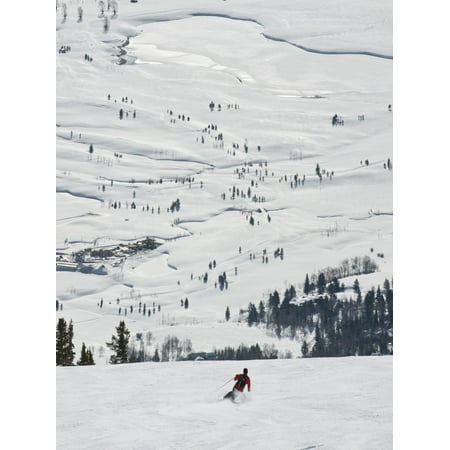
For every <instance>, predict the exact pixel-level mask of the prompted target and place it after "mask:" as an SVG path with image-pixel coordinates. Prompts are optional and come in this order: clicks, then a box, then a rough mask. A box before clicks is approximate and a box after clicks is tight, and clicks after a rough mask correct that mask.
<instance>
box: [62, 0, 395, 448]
mask: <svg viewBox="0 0 450 450" xmlns="http://www.w3.org/2000/svg"><path fill="white" fill-rule="evenodd" d="M107 3H108V2H105V5H104V6H105V11H104V13H101V11H100V7H101V2H98V1H94V0H89V1H81V0H80V1H78V0H73V1H68V2H66V7H67V9H66V10H67V17H66V18H65V19H64V17H63V12H64V8H63V2H61V1H60V2H59V7H58V9H57V12H56V30H57V31H56V43H55V44H56V56H55V57H56V122H57V124H56V190H57V193H56V266H57V272H56V297H57V302H58V310H57V312H56V318H57V320H58V319H59V318H64V319H66V320H72V321H73V327H74V337H73V342H74V344H75V351H76V353H77V357H78V355H79V352H80V349H81V345H82V343H85V344H86V345H87V346H89V347H90V348H92V349H93V353H94V359H95V362H96V366H93V367H77V368H71V367H69V368H58V369H57V417H58V419H57V433H58V448H61V449H63V448H64V449H65V448H108V449H110V448H120V449H125V448H142V449H143V448H151V449H153V448H154V449H160V448H168V449H177V448H209V447H210V446H211V445H213V446H216V447H218V448H223V449H225V448H230V449H231V448H250V447H252V448H253V447H256V448H261V449H263V448H292V449H294V448H295V449H299V448H302V449H306V448H311V449H312V448H316V447H317V448H323V449H341V448H342V449H344V448H345V449H352V448H354V449H384V448H386V449H387V448H391V439H392V429H391V427H392V411H391V408H392V398H391V381H392V380H391V375H392V374H391V369H392V357H389V356H385V357H375V356H373V357H367V358H362V357H361V358H358V357H356V358H353V357H352V358H342V359H338V358H330V359H327V360H325V359H311V360H306V359H297V358H298V357H300V356H301V344H302V339H306V340H307V341H308V342H309V343H310V345H311V344H312V343H313V342H312V335H308V336H297V338H296V339H290V337H288V336H287V335H286V336H282V337H281V338H279V337H277V336H276V335H275V334H274V333H273V332H268V330H267V329H266V327H265V326H262V325H260V326H252V327H249V326H248V325H247V322H246V320H245V314H243V313H242V312H241V311H243V310H246V309H247V308H248V305H249V303H250V302H252V303H255V304H258V303H259V302H260V301H264V302H266V301H267V300H268V298H269V295H270V293H271V292H273V291H274V290H277V291H278V292H280V293H281V294H282V293H284V291H285V290H286V289H287V288H289V287H290V286H291V285H292V286H294V287H295V289H296V291H297V298H296V301H297V302H298V303H301V302H303V301H305V300H306V297H305V296H303V284H304V281H305V276H306V274H309V276H311V275H312V274H317V273H318V272H320V271H322V270H325V269H326V268H330V267H332V268H334V267H339V266H340V265H341V264H342V263H343V261H346V260H347V261H348V260H351V259H352V258H356V257H358V258H364V257H366V258H367V257H369V258H371V260H373V261H374V262H375V263H376V265H377V270H376V271H375V272H373V273H368V274H358V275H357V276H355V275H349V276H347V277H343V278H342V279H340V280H339V281H340V282H341V283H343V284H344V285H345V288H344V289H343V291H342V292H341V293H340V294H339V296H340V298H341V299H352V300H354V299H355V298H356V294H355V292H354V290H353V289H352V286H353V283H354V281H355V278H357V279H358V281H359V285H360V287H361V291H362V293H363V294H364V293H365V292H367V291H369V290H370V289H371V288H372V287H373V288H375V289H376V288H377V287H378V286H381V287H383V283H384V281H385V280H389V281H390V282H392V279H393V250H392V244H393V242H392V241H393V198H392V197H393V195H392V188H393V181H392V179H393V153H392V151H393V149H392V121H393V118H392V114H393V113H392V110H391V107H390V106H391V104H392V102H393V93H392V63H393V61H392V58H393V51H392V4H391V2H389V1H382V2H358V1H356V0H344V1H342V2H338V3H336V2H333V1H330V0H320V1H313V0H302V1H293V0H282V1H267V2H264V5H261V4H260V3H261V2H257V1H256V0H240V1H231V0H228V1H222V0H221V1H213V0H193V1H190V2H188V3H189V6H187V5H186V3H187V2H186V1H182V0H170V1H163V0H155V1H151V2H150V1H143V0H140V1H139V2H137V3H131V2H128V1H124V0H122V1H118V2H117V5H118V8H117V12H116V14H113V12H112V9H111V8H110V9H107V8H106V7H107ZM80 7H81V8H82V12H83V14H82V20H80V19H79V18H78V14H79V12H78V8H80ZM333 116H335V117H336V122H335V124H334V125H333V124H332V118H333ZM154 243H155V245H154ZM280 249H282V250H283V257H282V258H280V257H279V250H280ZM223 274H226V280H227V283H226V288H225V289H220V288H219V284H220V283H219V277H220V276H223ZM205 275H207V276H206V277H205ZM185 299H188V303H189V306H188V307H183V306H184V303H183V300H185ZM180 303H181V305H180ZM227 308H229V310H230V320H226V318H225V312H226V309H227ZM120 320H125V322H126V325H127V327H128V328H129V330H130V331H131V335H132V336H135V335H136V334H137V333H139V334H141V335H143V336H146V335H149V333H151V339H148V340H147V341H144V342H143V343H142V344H141V345H145V351H146V352H148V354H153V353H154V352H155V350H156V349H159V350H160V349H161V345H162V343H163V341H164V339H165V338H166V337H167V336H168V335H170V336H176V337H178V338H179V339H180V340H190V342H191V343H192V351H193V352H213V351H214V350H216V349H222V348H224V347H226V346H232V347H237V346H239V345H240V344H245V345H254V344H256V343H258V344H259V345H260V346H263V345H266V346H274V347H275V348H277V349H278V350H279V352H280V353H279V354H280V356H292V357H293V358H294V359H291V360H288V359H286V360H271V361H252V362H245V364H246V365H247V366H248V367H249V370H250V371H251V374H252V373H253V377H254V383H255V384H254V385H255V388H254V392H252V393H251V394H249V399H251V400H249V401H248V402H246V403H245V404H242V405H228V404H223V403H218V402H217V401H216V400H217V398H216V397H217V395H215V394H212V391H213V390H214V388H215V387H216V386H217V385H220V384H221V380H224V381H225V380H226V379H227V378H229V377H230V376H231V375H233V373H235V372H236V373H237V371H239V370H241V367H240V366H241V365H242V364H241V361H227V362H216V361H214V362H212V361H202V362H201V363H199V362H177V363H175V362H173V363H172V362H170V363H161V364H156V363H147V362H146V363H142V364H134V365H126V366H122V367H114V366H111V365H108V361H109V356H110V351H109V349H108V348H107V347H106V342H108V341H109V340H110V339H111V335H112V334H114V332H115V327H116V326H117V325H118V324H119V321H120ZM141 342H142V341H141ZM280 376H281V381H278V382H275V381H274V379H277V378H278V377H280ZM104 380H107V381H106V382H105V385H103V384H102V383H103V381H104ZM152 380H153V381H152ZM155 380H156V381H155ZM158 380H167V382H166V383H165V385H164V387H162V388H161V389H160V387H159V381H158ZM200 380H207V381H205V382H203V381H200ZM146 383H147V384H149V386H147V389H146V388H145V384H146ZM204 383H206V385H205V384H204ZM304 384H306V385H307V388H306V386H305V385H304ZM82 386H84V389H85V394H86V397H83V396H81V395H79V391H80V388H81V387H82ZM124 386H126V387H124ZM206 392H208V393H206ZM375 392H379V394H380V396H379V399H378V400H379V402H375V403H376V404H374V403H373V401H374V398H373V397H372V396H373V395H375ZM116 394H117V397H115V395H116ZM109 395H111V397H109ZM317 397H320V398H322V400H321V402H320V403H319V405H316V407H314V406H313V402H314V399H316V398H317ZM339 398H340V399H341V400H342V402H344V400H343V399H346V401H348V403H347V404H345V411H343V410H338V408H337V406H336V405H337V403H338V400H339ZM327 399H328V400H329V402H328V400H327ZM152 402H155V403H152ZM327 402H328V403H327ZM341 404H343V403H341ZM94 405H95V406H94ZM116 405H119V406H120V407H121V408H122V411H123V414H124V416H123V418H124V419H125V421H126V422H129V425H128V427H127V428H126V429H125V431H123V433H122V434H121V435H120V436H121V437H120V439H119V437H118V436H116V437H113V435H112V433H113V430H115V429H116V428H119V424H120V423H121V422H122V419H121V417H122V416H120V415H119V416H116V417H114V412H113V411H114V409H115V408H116ZM136 405H137V406H136ZM234 406H237V408H238V411H239V412H238V413H236V411H235V410H233V409H232V408H233V407H234ZM297 406H298V408H297ZM152 408H153V409H152ZM241 411H242V412H243V413H244V415H248V416H249V417H248V423H246V424H245V426H244V425H243V428H242V429H241V428H240V426H239V421H238V416H240V415H241V414H240V412H241ZM287 411H289V412H287ZM272 412H273V415H274V416H275V418H273V417H272V415H271V413H272ZM341 413H342V415H341ZM85 414H86V415H85ZM180 414H181V415H180ZM282 415H284V417H283V420H281V417H280V416H282ZM83 416H84V418H83V419H81V417H83ZM193 417H196V418H197V419H199V420H198V421H195V420H193V419H192V418H193ZM140 419H143V420H144V421H145V422H151V425H148V426H147V425H146V426H144V427H143V428H140V427H139V421H140ZM80 420H81V422H80V423H79V421H80ZM98 420H100V422H97V421H98ZM88 422H89V423H88ZM253 423H255V426H256V427H257V429H256V430H252V431H251V433H252V434H253V433H256V435H258V443H257V444H255V441H252V442H247V441H246V440H245V438H246V436H247V437H248V435H249V431H248V430H247V429H246V427H250V425H251V424H253ZM131 424H132V425H131ZM294 424H295V425H294ZM301 424H304V425H305V427H304V428H301V427H302V425H301ZM324 424H326V425H324ZM297 426H298V427H299V433H298V435H297V434H296V432H295V431H294V430H295V429H296V427H297ZM177 427H179V429H178V431H177V432H176V433H175V432H174V433H171V432H170V433H169V432H167V431H166V432H163V431H162V429H165V430H175V429H177ZM272 427H275V428H276V430H277V431H276V432H275V435H274V436H276V439H275V437H274V439H275V440H276V442H279V443H280V446H278V447H277V445H274V444H273V441H271V438H270V432H271V431H272ZM102 428H103V431H102V430H101V429H102ZM211 429H214V432H211ZM236 429H237V430H238V431H236V432H235V433H234V431H235V430H236ZM157 430H158V431H157ZM320 430H322V433H323V434H322V436H321V437H320V438H319V437H318V436H317V433H318V432H319V431H320ZM158 433H160V434H158ZM266 433H267V434H266ZM188 435H189V437H186V436H188ZM79 436H82V437H83V438H84V439H85V440H86V443H83V444H80V439H79ZM114 439H116V440H114ZM351 442H353V444H351ZM352 445H353V446H352Z"/></svg>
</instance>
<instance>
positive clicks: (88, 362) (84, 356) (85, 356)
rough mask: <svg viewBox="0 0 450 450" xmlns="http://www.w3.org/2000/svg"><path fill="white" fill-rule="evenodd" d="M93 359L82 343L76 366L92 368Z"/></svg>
mask: <svg viewBox="0 0 450 450" xmlns="http://www.w3.org/2000/svg"><path fill="white" fill-rule="evenodd" d="M94 364H95V363H94V357H93V356H92V352H91V350H90V349H86V344H85V343H84V342H83V344H82V346H81V356H80V359H79V360H78V361H77V365H78V366H93V365H94Z"/></svg>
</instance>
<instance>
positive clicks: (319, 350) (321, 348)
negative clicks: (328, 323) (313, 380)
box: [311, 324, 325, 356]
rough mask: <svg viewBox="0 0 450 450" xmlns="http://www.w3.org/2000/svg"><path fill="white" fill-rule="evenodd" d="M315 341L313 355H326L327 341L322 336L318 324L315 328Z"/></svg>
mask: <svg viewBox="0 0 450 450" xmlns="http://www.w3.org/2000/svg"><path fill="white" fill-rule="evenodd" d="M314 339H315V343H314V346H313V348H312V352H311V356H324V353H325V343H324V340H323V337H322V333H321V332H320V328H319V325H318V324H317V325H316V329H315V336H314Z"/></svg>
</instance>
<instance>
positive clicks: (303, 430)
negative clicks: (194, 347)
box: [56, 356, 392, 450]
mask: <svg viewBox="0 0 450 450" xmlns="http://www.w3.org/2000/svg"><path fill="white" fill-rule="evenodd" d="M243 366H245V367H247V368H248V370H249V376H250V377H251V382H252V390H251V392H250V393H247V392H246V393H245V394H244V397H243V398H242V402H241V403H239V404H233V403H231V402H229V401H228V400H226V401H222V400H221V398H222V396H223V395H224V394H225V393H226V392H227V390H228V389H229V388H230V386H231V383H229V384H227V385H226V386H224V387H222V388H220V386H221V385H222V384H223V383H225V382H226V381H227V380H228V379H229V378H230V377H231V376H234V374H235V373H240V372H241V371H242V367H243ZM56 374H57V411H56V412H57V448H59V449H65V450H70V449H77V450H81V449H92V450H98V449H111V450H113V449H114V450H115V449H120V450H125V449H136V450H137V449H146V450H160V449H167V450H178V449H196V450H202V449H209V448H217V449H230V450H231V449H258V450H265V449H286V450H294V449H295V450H298V449H303V450H306V449H315V448H320V449H321V450H361V449H364V450H372V449H373V450H384V449H390V448H392V392H391V389H392V388H391V379H392V357H389V356H386V357H365V358H339V359H335V358H325V359H323V358H317V359H296V360H271V361H226V362H207V361H202V362H178V363H160V364H158V363H141V364H130V365H121V366H111V365H108V366H91V367H77V368H70V367H69V368H63V367H59V368H57V371H56Z"/></svg>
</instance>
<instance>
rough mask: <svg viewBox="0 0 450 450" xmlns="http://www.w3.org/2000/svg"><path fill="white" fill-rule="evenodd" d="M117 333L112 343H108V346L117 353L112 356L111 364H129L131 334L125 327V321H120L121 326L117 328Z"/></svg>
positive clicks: (112, 338)
mask: <svg viewBox="0 0 450 450" xmlns="http://www.w3.org/2000/svg"><path fill="white" fill-rule="evenodd" d="M116 333H117V335H116V336H114V335H113V336H112V337H111V342H107V343H106V346H107V347H108V348H110V349H111V350H112V351H113V352H114V353H115V354H114V355H111V358H110V362H111V364H123V363H127V362H128V342H129V340H130V332H129V330H128V329H127V327H126V326H125V321H123V320H121V321H120V323H119V326H118V327H116Z"/></svg>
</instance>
